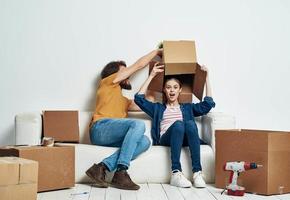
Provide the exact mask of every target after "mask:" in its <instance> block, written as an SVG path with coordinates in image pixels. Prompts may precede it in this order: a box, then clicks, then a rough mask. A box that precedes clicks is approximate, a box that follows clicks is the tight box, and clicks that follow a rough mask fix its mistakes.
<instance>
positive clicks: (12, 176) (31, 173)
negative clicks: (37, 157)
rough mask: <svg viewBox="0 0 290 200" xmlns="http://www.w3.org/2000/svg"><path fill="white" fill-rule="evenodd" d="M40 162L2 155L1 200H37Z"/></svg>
mask: <svg viewBox="0 0 290 200" xmlns="http://www.w3.org/2000/svg"><path fill="white" fill-rule="evenodd" d="M37 180H38V162H36V161H33V160H27V159H22V158H17V157H0V200H18V199H19V200H20V199H21V200H22V199H25V200H36V198H37Z"/></svg>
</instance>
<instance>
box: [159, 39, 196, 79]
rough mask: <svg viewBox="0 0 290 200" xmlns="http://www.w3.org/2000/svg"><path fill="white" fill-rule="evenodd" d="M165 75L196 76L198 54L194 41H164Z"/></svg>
mask: <svg viewBox="0 0 290 200" xmlns="http://www.w3.org/2000/svg"><path fill="white" fill-rule="evenodd" d="M163 63H164V64H165V70H164V71H165V75H176V74H194V73H195V70H196V64H197V60H196V52H195V42H194V41H163Z"/></svg>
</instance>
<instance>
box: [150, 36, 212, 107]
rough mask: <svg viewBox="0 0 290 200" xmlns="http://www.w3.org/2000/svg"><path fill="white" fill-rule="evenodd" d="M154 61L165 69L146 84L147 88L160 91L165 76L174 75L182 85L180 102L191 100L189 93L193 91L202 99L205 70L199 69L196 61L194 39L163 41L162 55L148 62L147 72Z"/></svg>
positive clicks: (151, 67) (189, 101)
mask: <svg viewBox="0 0 290 200" xmlns="http://www.w3.org/2000/svg"><path fill="white" fill-rule="evenodd" d="M156 62H160V63H164V65H165V69H164V72H163V73H159V74H157V75H156V77H154V79H153V80H152V81H151V83H150V84H149V86H148V89H149V90H152V91H156V92H160V93H162V90H163V84H164V80H165V79H166V76H169V75H174V76H177V77H179V79H180V80H181V83H182V85H183V91H182V93H181V97H180V102H181V103H191V102H192V95H190V94H189V93H193V94H194V95H195V96H196V97H197V98H198V99H199V100H202V97H203V91H204V85H205V81H206V72H204V71H202V70H201V67H200V65H199V64H198V63H197V61H196V52H195V43H194V41H164V42H163V57H162V58H160V57H159V56H156V57H155V58H154V59H153V61H152V62H150V63H149V74H150V73H151V71H152V69H153V67H154V64H155V63H156ZM185 87H188V88H189V90H186V89H187V88H185Z"/></svg>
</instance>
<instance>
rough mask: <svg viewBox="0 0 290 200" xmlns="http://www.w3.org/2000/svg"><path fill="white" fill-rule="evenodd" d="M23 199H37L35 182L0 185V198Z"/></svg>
mask: <svg viewBox="0 0 290 200" xmlns="http://www.w3.org/2000/svg"><path fill="white" fill-rule="evenodd" d="M24 199H25V200H36V199H37V183H26V184H18V185H6V186H0V200H24Z"/></svg>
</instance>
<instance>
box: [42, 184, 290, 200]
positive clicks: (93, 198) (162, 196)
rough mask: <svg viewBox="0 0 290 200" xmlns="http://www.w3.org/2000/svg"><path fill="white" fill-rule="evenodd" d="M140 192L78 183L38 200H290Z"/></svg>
mask: <svg viewBox="0 0 290 200" xmlns="http://www.w3.org/2000/svg"><path fill="white" fill-rule="evenodd" d="M140 187H141V188H140V190H138V191H127V190H119V189H116V188H111V187H109V188H97V187H94V186H93V185H90V184H76V186H75V187H74V188H70V189H64V190H57V191H51V192H42V193H38V195H37V200H195V199H196V200H198V199H201V200H290V194H283V195H272V196H263V195H256V194H249V193H246V194H245V196H243V197H233V196H228V195H226V194H225V193H224V194H221V191H222V189H218V188H215V187H214V186H213V185H208V186H207V188H204V189H197V188H194V187H192V188H177V187H173V186H171V185H168V184H140Z"/></svg>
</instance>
